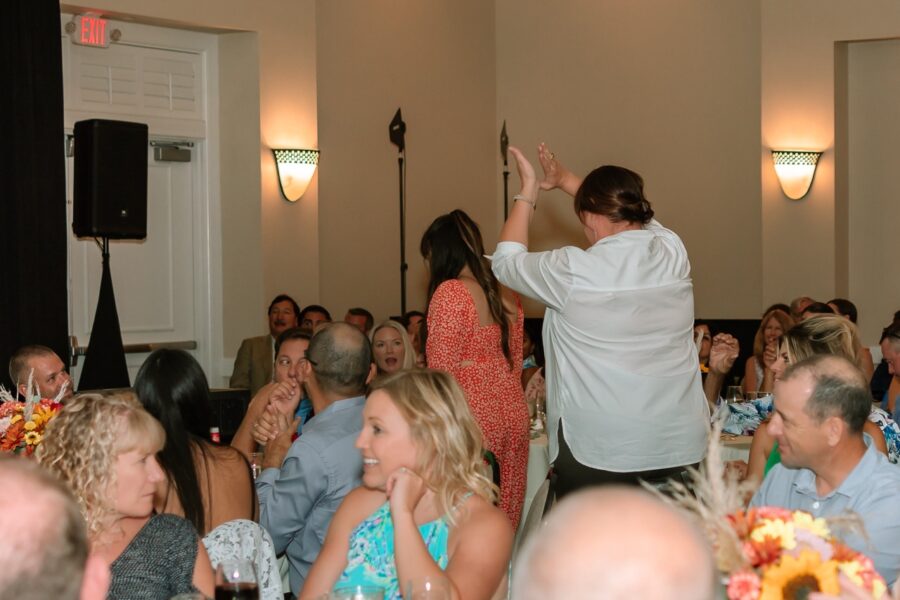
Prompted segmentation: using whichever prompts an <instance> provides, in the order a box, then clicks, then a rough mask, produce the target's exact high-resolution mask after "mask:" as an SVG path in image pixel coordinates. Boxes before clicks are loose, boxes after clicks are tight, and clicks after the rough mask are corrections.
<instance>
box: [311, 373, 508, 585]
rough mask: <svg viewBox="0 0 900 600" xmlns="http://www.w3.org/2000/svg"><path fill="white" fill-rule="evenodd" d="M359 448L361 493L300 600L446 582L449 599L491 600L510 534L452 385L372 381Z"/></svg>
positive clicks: (421, 378)
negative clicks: (360, 588) (355, 589)
mask: <svg viewBox="0 0 900 600" xmlns="http://www.w3.org/2000/svg"><path fill="white" fill-rule="evenodd" d="M356 446H357V448H359V449H360V452H361V453H362V456H363V468H364V471H363V485H362V486H361V487H359V488H357V489H356V490H354V491H353V492H351V493H350V494H348V495H347V497H346V498H345V499H344V502H343V503H342V504H341V506H340V508H339V509H338V511H337V513H336V514H335V516H334V519H333V520H332V522H331V527H330V528H329V530H328V537H326V538H325V545H324V546H323V547H322V552H321V553H320V554H319V557H318V559H317V560H316V562H315V564H314V565H313V567H312V570H311V571H310V572H309V576H308V577H307V579H306V583H305V584H304V587H303V590H302V591H301V594H300V598H301V599H303V598H317V597H320V596H322V595H323V594H326V593H328V592H330V591H331V590H333V589H338V588H341V587H345V586H351V585H369V586H373V585H374V586H378V587H381V588H383V589H384V590H385V594H384V597H385V599H400V598H401V597H402V596H403V593H404V591H405V590H404V588H405V587H406V585H407V584H408V583H409V582H414V581H421V580H423V579H425V578H430V579H439V580H443V581H444V582H445V583H446V587H447V588H448V591H449V597H450V598H475V599H477V598H483V599H488V598H491V597H492V596H493V594H494V592H495V591H496V590H497V588H498V586H499V585H500V583H501V581H502V580H503V577H504V575H505V573H506V567H507V565H508V561H509V556H510V551H511V547H512V538H513V531H512V527H511V525H510V523H509V520H508V519H507V518H506V516H505V515H504V513H503V512H502V511H501V510H500V509H498V508H496V507H495V506H494V505H493V500H494V495H495V492H496V488H495V487H494V486H493V485H492V484H491V482H490V480H489V479H487V477H485V475H484V463H483V461H482V445H481V433H480V431H479V430H478V426H477V425H476V424H475V421H474V419H473V417H472V414H471V413H470V411H469V408H468V405H467V404H466V399H465V396H464V395H463V393H462V390H461V389H460V387H459V385H458V384H457V383H456V382H455V380H454V379H453V378H452V377H451V376H450V375H449V374H447V373H444V372H442V371H433V370H425V369H416V370H411V371H401V372H399V373H396V374H393V375H390V376H387V377H385V378H383V379H378V380H376V381H375V383H373V384H372V386H371V389H370V392H369V395H368V398H367V400H366V406H365V409H364V411H363V430H362V432H361V433H360V435H359V438H358V439H357V442H356Z"/></svg>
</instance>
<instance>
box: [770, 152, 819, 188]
mask: <svg viewBox="0 0 900 600" xmlns="http://www.w3.org/2000/svg"><path fill="white" fill-rule="evenodd" d="M820 156H822V153H821V152H811V151H807V150H772V161H773V162H774V163H775V174H776V175H778V182H779V183H781V189H782V191H783V192H784V195H785V196H787V197H788V198H790V199H791V200H800V199H801V198H803V197H804V196H805V195H806V193H807V192H809V186H811V185H812V182H813V177H815V175H816V164H817V163H818V162H819V157H820Z"/></svg>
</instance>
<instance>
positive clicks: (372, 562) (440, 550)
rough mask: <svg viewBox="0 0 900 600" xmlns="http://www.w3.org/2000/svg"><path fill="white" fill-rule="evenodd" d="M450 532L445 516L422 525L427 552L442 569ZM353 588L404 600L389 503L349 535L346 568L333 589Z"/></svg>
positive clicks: (387, 598)
mask: <svg viewBox="0 0 900 600" xmlns="http://www.w3.org/2000/svg"><path fill="white" fill-rule="evenodd" d="M449 532H450V526H449V525H448V524H447V521H446V519H444V517H441V518H440V519H437V520H435V521H431V522H429V523H425V524H424V525H420V526H419V533H421V534H422V539H423V540H424V541H425V547H426V548H428V553H429V554H430V555H431V558H433V559H434V561H435V562H436V563H437V565H438V566H439V567H440V568H441V569H442V570H443V569H446V568H447V560H448V557H447V536H448V534H449ZM354 585H368V586H378V587H381V588H384V598H385V600H401V599H402V597H403V589H402V587H401V585H400V582H398V581H397V565H396V563H395V562H394V521H393V519H391V507H390V504H388V503H387V502H385V503H384V504H382V505H381V506H380V507H378V509H377V510H376V511H375V512H374V513H372V514H371V515H369V517H367V518H366V519H365V520H363V522H362V523H360V524H359V525H357V526H356V529H354V530H353V533H351V534H350V550H349V551H348V552H347V568H346V569H344V572H343V573H342V574H341V577H340V579H338V580H337V583H335V585H334V588H335V589H338V588H342V587H348V586H354Z"/></svg>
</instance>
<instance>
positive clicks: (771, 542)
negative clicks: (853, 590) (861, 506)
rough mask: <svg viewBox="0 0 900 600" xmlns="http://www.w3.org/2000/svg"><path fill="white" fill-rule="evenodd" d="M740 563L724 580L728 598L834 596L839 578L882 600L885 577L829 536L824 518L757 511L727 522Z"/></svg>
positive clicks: (789, 599)
mask: <svg viewBox="0 0 900 600" xmlns="http://www.w3.org/2000/svg"><path fill="white" fill-rule="evenodd" d="M728 520H729V522H730V523H731V525H732V528H733V530H734V532H735V534H736V535H737V537H738V540H739V541H740V543H741V547H742V549H743V558H744V565H743V566H741V567H740V568H738V569H736V570H734V571H733V572H731V573H730V574H728V575H726V577H727V581H728V584H727V590H726V591H727V595H728V599H729V600H793V599H795V598H806V597H807V596H808V595H809V593H810V592H825V593H827V594H838V593H840V591H841V588H840V583H839V582H838V574H839V573H843V574H844V575H845V576H847V577H848V578H849V579H850V580H851V581H853V582H854V583H855V584H856V585H858V586H860V587H861V588H863V589H864V590H866V591H867V592H869V593H870V594H871V597H872V598H881V597H882V596H883V594H884V593H885V590H886V585H885V582H884V579H882V578H881V576H880V575H879V574H878V572H877V571H875V567H874V566H873V564H872V561H871V560H870V559H869V558H867V557H866V556H864V555H863V554H860V553H859V552H855V551H854V550H851V549H850V548H848V547H847V546H844V545H843V544H841V543H839V542H837V541H836V540H834V539H833V538H832V537H831V532H830V530H829V528H828V524H827V522H826V521H825V520H824V519H820V518H815V517H813V516H812V515H810V514H809V513H806V512H803V511H794V512H790V511H787V510H784V509H781V508H772V507H761V508H758V509H753V508H751V509H749V510H747V511H737V512H735V513H733V514H731V515H729V518H728Z"/></svg>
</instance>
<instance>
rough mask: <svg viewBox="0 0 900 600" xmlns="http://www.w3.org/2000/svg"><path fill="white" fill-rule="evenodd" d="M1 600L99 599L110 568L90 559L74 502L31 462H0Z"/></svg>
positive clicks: (5, 459)
mask: <svg viewBox="0 0 900 600" xmlns="http://www.w3.org/2000/svg"><path fill="white" fill-rule="evenodd" d="M0 480H2V481H3V485H4V492H3V494H2V495H0V531H3V533H4V539H5V541H4V543H3V544H0V564H2V565H3V568H2V569H0V600H45V599H47V598H53V599H54V600H103V599H104V598H106V591H107V588H108V587H109V577H110V575H109V567H108V566H107V564H106V563H105V562H103V560H102V559H100V558H99V557H96V556H89V555H88V539H87V529H86V527H85V523H84V517H82V516H81V511H79V509H78V506H77V505H76V504H75V500H74V499H73V498H72V495H71V494H70V493H69V491H68V490H67V489H65V487H63V485H62V484H61V483H60V482H59V481H57V480H56V479H55V478H53V477H52V476H50V475H49V474H48V473H46V472H45V471H44V470H43V469H41V467H39V466H38V465H37V464H36V463H35V462H33V461H30V460H24V459H22V458H16V457H9V456H2V457H0Z"/></svg>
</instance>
